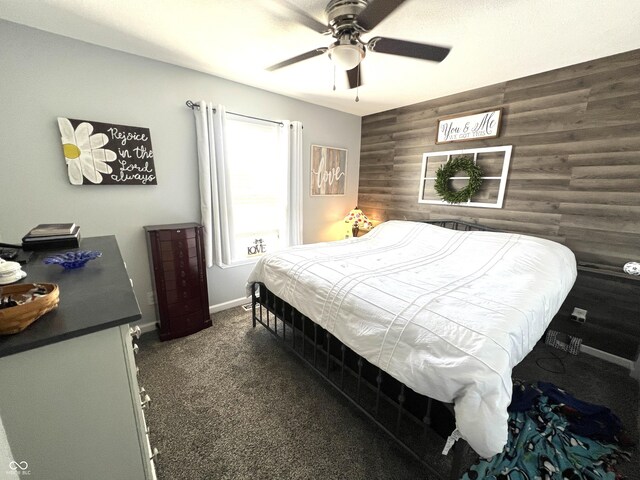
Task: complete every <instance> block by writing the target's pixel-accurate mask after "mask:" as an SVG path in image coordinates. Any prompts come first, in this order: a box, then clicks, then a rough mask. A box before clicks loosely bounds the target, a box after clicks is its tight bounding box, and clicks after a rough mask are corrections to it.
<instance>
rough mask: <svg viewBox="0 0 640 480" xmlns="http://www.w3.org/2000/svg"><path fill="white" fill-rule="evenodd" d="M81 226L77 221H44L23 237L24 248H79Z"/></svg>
mask: <svg viewBox="0 0 640 480" xmlns="http://www.w3.org/2000/svg"><path fill="white" fill-rule="evenodd" d="M79 246H80V226H79V225H76V224H75V223H43V224H41V225H38V226H37V227H35V228H32V229H31V230H30V231H29V233H27V234H26V235H25V236H24V237H22V249H23V250H46V249H52V248H78V247H79Z"/></svg>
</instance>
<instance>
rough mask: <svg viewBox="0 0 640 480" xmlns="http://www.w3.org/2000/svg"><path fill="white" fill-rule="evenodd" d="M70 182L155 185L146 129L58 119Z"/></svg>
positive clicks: (77, 183) (155, 180) (150, 149)
mask: <svg viewBox="0 0 640 480" xmlns="http://www.w3.org/2000/svg"><path fill="white" fill-rule="evenodd" d="M58 126H59V127H60V135H61V138H62V150H63V152H64V159H65V162H66V163H67V173H68V175H69V182H71V184H72V185H156V184H157V177H156V169H155V166H154V164H153V148H152V147H151V135H150V133H149V129H148V128H142V127H129V126H127V125H115V124H110V123H100V122H93V121H87V120H74V119H72V118H58Z"/></svg>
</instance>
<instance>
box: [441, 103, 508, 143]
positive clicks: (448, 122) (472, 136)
mask: <svg viewBox="0 0 640 480" xmlns="http://www.w3.org/2000/svg"><path fill="white" fill-rule="evenodd" d="M501 118H502V109H500V108H499V109H497V110H491V111H489V112H481V113H475V114H473V115H466V116H464V117H453V118H452V117H446V118H441V119H439V120H438V133H437V136H436V143H450V142H467V141H469V140H477V139H479V138H494V137H497V136H498V135H499V133H500V120H501Z"/></svg>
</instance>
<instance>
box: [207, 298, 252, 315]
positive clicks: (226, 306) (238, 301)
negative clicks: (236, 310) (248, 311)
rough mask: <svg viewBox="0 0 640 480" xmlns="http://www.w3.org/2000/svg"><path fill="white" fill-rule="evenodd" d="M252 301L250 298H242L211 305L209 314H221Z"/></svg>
mask: <svg viewBox="0 0 640 480" xmlns="http://www.w3.org/2000/svg"><path fill="white" fill-rule="evenodd" d="M250 301H251V299H250V298H247V297H241V298H236V299H235V300H229V301H228V302H223V303H218V304H217V305H211V306H210V307H209V313H216V312H221V311H222V310H228V309H229V308H233V307H239V306H240V305H244V304H245V303H247V302H250Z"/></svg>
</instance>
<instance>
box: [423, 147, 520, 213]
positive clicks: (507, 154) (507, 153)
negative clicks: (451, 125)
mask: <svg viewBox="0 0 640 480" xmlns="http://www.w3.org/2000/svg"><path fill="white" fill-rule="evenodd" d="M512 148H513V146H512V145H505V146H502V147H483V148H465V149H463V150H447V151H445V152H427V153H424V154H423V155H422V169H421V170H420V193H419V194H418V203H428V204H431V205H452V206H460V207H480V208H502V204H503V202H504V192H505V190H506V187H507V176H508V174H509V163H510V162H511V150H512ZM496 152H503V154H504V158H503V162H502V174H501V175H500V176H499V177H495V176H483V177H482V179H483V180H500V185H499V187H498V198H497V199H496V202H495V203H485V202H473V201H471V200H468V201H466V202H462V203H455V204H454V203H449V202H446V201H444V200H425V199H424V194H425V188H424V186H425V183H426V181H427V180H435V179H436V177H435V176H433V177H428V176H427V165H428V161H429V157H444V156H446V157H447V161H449V160H450V159H451V157H452V156H458V155H470V156H472V157H473V163H474V164H476V165H477V163H476V162H477V160H478V154H481V153H496ZM480 167H481V165H480ZM468 179H469V177H468V176H467V177H464V176H460V177H451V180H468Z"/></svg>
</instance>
